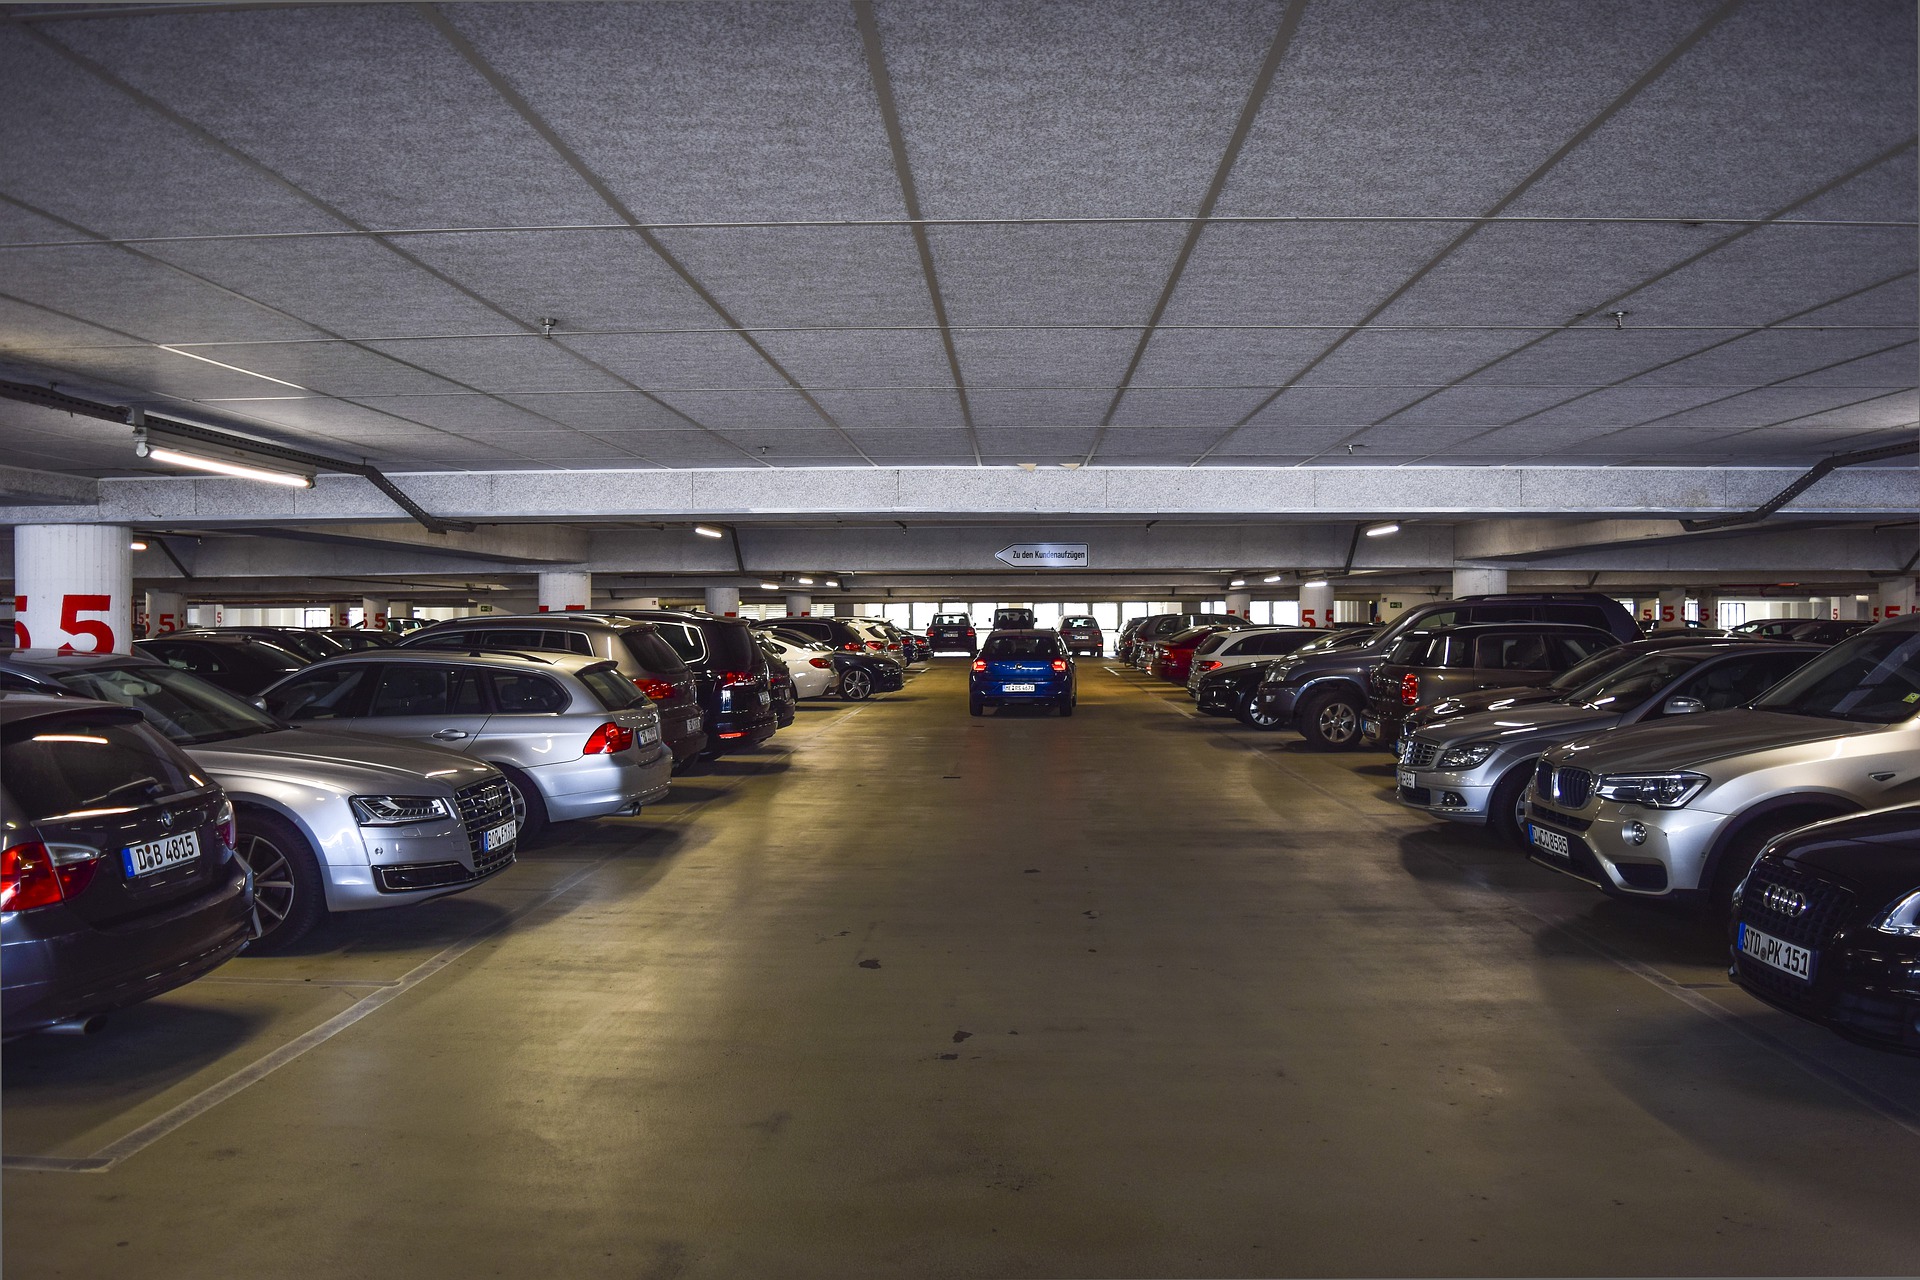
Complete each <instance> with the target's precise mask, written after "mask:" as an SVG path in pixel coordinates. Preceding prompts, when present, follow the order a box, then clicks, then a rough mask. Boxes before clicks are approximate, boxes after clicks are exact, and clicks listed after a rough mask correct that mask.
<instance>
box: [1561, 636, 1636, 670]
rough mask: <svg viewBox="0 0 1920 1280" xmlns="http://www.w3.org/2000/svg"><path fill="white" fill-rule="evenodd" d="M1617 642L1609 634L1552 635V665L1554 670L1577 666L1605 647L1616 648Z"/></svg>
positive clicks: (1605, 648)
mask: <svg viewBox="0 0 1920 1280" xmlns="http://www.w3.org/2000/svg"><path fill="white" fill-rule="evenodd" d="M1619 647H1620V646H1619V644H1618V643H1617V642H1616V641H1615V640H1614V638H1613V637H1612V636H1611V635H1604V636H1582V635H1573V636H1554V637H1553V643H1552V645H1551V646H1550V647H1549V650H1548V652H1549V654H1550V655H1551V656H1552V658H1553V662H1552V664H1551V665H1552V666H1553V668H1554V670H1556V671H1564V670H1566V669H1568V668H1570V667H1575V666H1578V665H1579V664H1580V663H1582V662H1585V661H1586V660H1587V659H1588V658H1591V657H1592V656H1593V655H1594V654H1596V653H1601V652H1603V651H1605V650H1607V649H1617V648H1619Z"/></svg>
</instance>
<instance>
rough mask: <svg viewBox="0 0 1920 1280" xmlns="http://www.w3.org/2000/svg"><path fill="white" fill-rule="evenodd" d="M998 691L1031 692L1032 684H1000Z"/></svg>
mask: <svg viewBox="0 0 1920 1280" xmlns="http://www.w3.org/2000/svg"><path fill="white" fill-rule="evenodd" d="M1000 692H1002V693H1032V692H1033V686H1032V685H1030V684H1003V685H1001V686H1000Z"/></svg>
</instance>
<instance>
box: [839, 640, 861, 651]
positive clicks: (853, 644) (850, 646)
mask: <svg viewBox="0 0 1920 1280" xmlns="http://www.w3.org/2000/svg"><path fill="white" fill-rule="evenodd" d="M840 647H841V648H842V649H845V650H846V651H847V652H848V653H858V652H860V642H859V641H858V640H849V641H847V642H846V643H845V644H843V645H841V646H840Z"/></svg>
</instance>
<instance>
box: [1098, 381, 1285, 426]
mask: <svg viewBox="0 0 1920 1280" xmlns="http://www.w3.org/2000/svg"><path fill="white" fill-rule="evenodd" d="M1266 396H1267V392H1266V391H1264V390H1260V389H1257V388H1256V389H1253V390H1230V391H1217V390H1163V389H1151V390H1148V389H1141V388H1138V387H1136V388H1134V389H1133V390H1130V391H1128V392H1127V394H1126V397H1125V398H1124V399H1122V400H1121V401H1120V409H1119V412H1118V413H1116V414H1114V417H1113V423H1114V425H1115V426H1116V427H1120V426H1127V427H1136V426H1168V427H1199V426H1204V427H1214V428H1220V427H1227V426H1231V425H1232V424H1234V423H1236V422H1238V421H1240V419H1241V418H1244V417H1245V416H1246V415H1247V414H1249V413H1251V412H1253V409H1254V406H1255V405H1258V404H1259V403H1260V402H1261V401H1262V400H1263V399H1265V398H1266Z"/></svg>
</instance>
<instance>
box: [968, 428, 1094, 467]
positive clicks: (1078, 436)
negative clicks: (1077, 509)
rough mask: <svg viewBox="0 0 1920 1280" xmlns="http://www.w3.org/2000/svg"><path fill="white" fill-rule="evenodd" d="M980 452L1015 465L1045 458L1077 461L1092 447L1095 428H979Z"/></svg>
mask: <svg viewBox="0 0 1920 1280" xmlns="http://www.w3.org/2000/svg"><path fill="white" fill-rule="evenodd" d="M978 435H979V436H980V452H981V453H982V454H983V455H992V456H994V457H997V458H1005V459H1011V460H1013V461H1015V462H1034V461H1037V460H1039V459H1041V458H1046V457H1064V458H1068V459H1069V460H1070V461H1077V460H1078V459H1079V458H1080V457H1081V456H1082V455H1084V454H1085V453H1086V451H1087V450H1088V449H1089V448H1091V447H1092V445H1093V438H1094V435H1095V428H1093V427H1091V426H1081V427H1042V426H1031V427H1019V428H1010V427H982V428H980V430H979V432H978Z"/></svg>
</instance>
